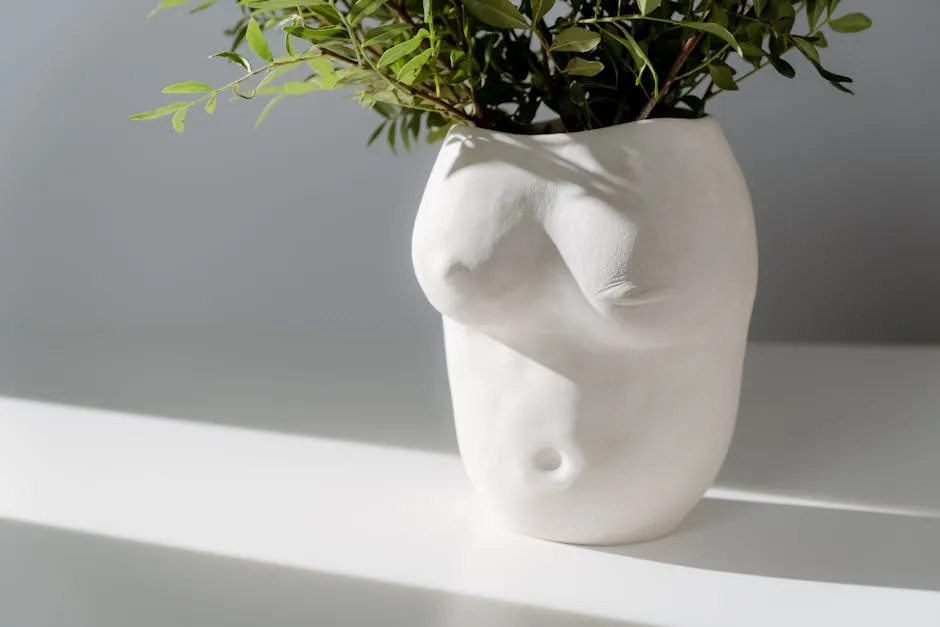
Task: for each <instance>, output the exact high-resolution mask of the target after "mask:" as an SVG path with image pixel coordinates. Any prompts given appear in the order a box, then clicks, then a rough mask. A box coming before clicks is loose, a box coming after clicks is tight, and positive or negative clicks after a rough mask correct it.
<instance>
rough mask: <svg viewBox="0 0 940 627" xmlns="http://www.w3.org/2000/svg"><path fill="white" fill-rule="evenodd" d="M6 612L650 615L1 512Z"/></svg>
mask: <svg viewBox="0 0 940 627" xmlns="http://www.w3.org/2000/svg"><path fill="white" fill-rule="evenodd" d="M0 555H3V556H4V560H3V566H2V567H0V607H3V617H4V619H5V620H4V624H10V625H43V626H44V627H127V626H128V625H134V627H167V626H168V625H199V626H200V627H258V625H278V627H294V626H296V627H311V626H317V625H322V626H324V627H376V626H377V625H382V626H384V627H425V626H427V627H481V626H486V627H523V626H528V625H531V626H533V627H651V626H643V625H639V624H636V623H626V622H621V621H614V620H608V619H601V618H596V617H591V616H585V615H579V614H571V613H566V612H558V611H554V610H550V609H545V608H540V607H531V606H525V605H519V604H515V603H508V602H504V601H496V600H490V599H483V598H477V597H470V596H464V595H456V594H449V593H446V592H439V591H435V590H427V589H421V588H415V587H409V586H402V585H397V584H392V583H383V582H378V581H370V580H365V579H357V578H352V577H346V576H341V575H334V574H328V573H322V572H310V571H304V570H299V569H292V568H285V567H279V566H272V565H268V564H261V563H257V562H251V561H247V560H239V559H234V558H229V557H219V556H212V555H204V554H199V553H193V552H189V551H184V550H180V549H171V548H164V547H158V546H153V545H147V544H142V543H136V542H130V541H125V540H116V539H113V538H105V537H101V536H94V535H87V534H83V533H76V532H71V531H62V530H58V529H50V528H47V527H40V526H33V525H28V524H23V523H18V522H10V521H6V520H0Z"/></svg>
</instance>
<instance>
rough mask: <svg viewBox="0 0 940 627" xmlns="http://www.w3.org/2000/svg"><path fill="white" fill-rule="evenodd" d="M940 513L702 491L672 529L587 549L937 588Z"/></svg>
mask: <svg viewBox="0 0 940 627" xmlns="http://www.w3.org/2000/svg"><path fill="white" fill-rule="evenodd" d="M938 538H940V520H937V519H936V518H927V517H917V516H897V515H892V514H885V513H875V512H865V511H845V510H836V509H826V508H822V507H803V506H795V505H779V504H774V503H750V502H736V501H726V500H716V499H711V498H706V499H704V500H703V501H702V502H701V503H699V505H698V506H697V507H696V508H695V510H694V511H693V512H692V513H691V514H690V515H689V517H688V518H687V519H686V520H685V522H684V523H683V524H682V525H681V526H680V527H679V529H678V530H676V531H675V532H674V533H673V534H672V535H670V536H667V537H665V538H661V539H659V540H654V541H652V542H646V543H643V544H634V545H628V546H621V547H597V548H594V547H592V549H591V550H598V551H603V552H605V553H611V554H616V555H623V556H627V557H633V558H639V559H646V560H652V561H656V562H662V563H668V564H673V565H678V566H688V567H692V568H701V569H706V570H713V571H723V572H730V573H740V574H750V575H760V576H765V577H781V578H787V579H798V580H804V581H822V582H831V583H844V584H858V585H869V586H879V587H889V588H906V589H920V590H940V542H938V541H937V539H938Z"/></svg>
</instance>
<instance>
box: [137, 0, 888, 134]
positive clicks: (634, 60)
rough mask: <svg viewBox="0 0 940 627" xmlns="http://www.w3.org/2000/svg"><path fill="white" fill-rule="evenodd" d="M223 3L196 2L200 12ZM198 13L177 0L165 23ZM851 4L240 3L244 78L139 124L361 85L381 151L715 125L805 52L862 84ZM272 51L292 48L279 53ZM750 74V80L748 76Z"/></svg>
mask: <svg viewBox="0 0 940 627" xmlns="http://www.w3.org/2000/svg"><path fill="white" fill-rule="evenodd" d="M215 3H216V0H207V1H204V2H201V3H199V4H195V3H193V4H194V6H193V7H192V8H191V12H196V11H201V10H204V9H207V8H209V7H211V6H212V5H213V4H215ZM186 4H189V0H162V2H160V4H159V5H158V6H157V7H156V8H155V9H154V10H153V11H152V12H151V14H153V13H156V12H159V11H160V10H162V9H164V8H169V7H172V6H179V5H186ZM839 4H840V0H566V1H565V2H564V3H559V4H556V2H555V0H521V1H520V0H316V1H314V2H310V1H309V0H308V1H302V0H238V8H239V10H240V18H239V19H238V21H237V22H236V23H235V24H234V25H233V26H232V27H231V28H230V29H228V30H227V31H225V32H226V35H228V36H230V37H231V40H232V42H231V47H230V49H229V50H225V51H222V52H218V53H216V54H214V55H212V58H219V59H223V60H225V61H228V62H231V63H233V64H234V65H236V66H238V67H239V68H241V70H242V73H241V74H240V75H239V76H238V77H237V78H235V79H234V80H233V81H231V82H229V83H228V84H225V85H222V86H220V87H213V86H210V85H207V84H205V83H201V82H194V81H188V82H184V83H177V84H175V85H170V86H168V87H166V88H164V90H163V91H164V93H168V94H190V95H195V96H196V97H195V98H194V99H192V100H182V101H178V102H173V103H171V104H168V105H164V106H162V107H159V108H157V109H154V110H152V111H147V112H144V113H138V114H135V115H133V116H131V117H132V118H134V119H153V118H157V117H163V116H172V123H173V128H174V129H176V130H177V132H182V131H183V126H184V123H185V118H186V114H187V112H188V111H190V110H191V109H192V108H193V107H196V106H202V107H203V108H204V109H205V111H206V112H207V113H210V114H211V113H212V112H213V111H214V110H215V105H216V100H217V98H218V96H219V95H221V94H223V93H226V92H231V94H232V95H233V97H236V98H245V99H251V98H255V97H267V98H269V101H268V103H267V105H266V106H265V107H264V110H263V111H262V113H261V116H260V117H259V118H258V124H260V123H261V122H262V121H263V120H264V118H265V117H267V115H268V114H269V113H270V111H271V109H272V107H273V106H274V105H275V104H276V103H277V102H279V101H280V100H281V99H283V98H286V97H290V96H295V95H300V94H306V93H309V92H313V91H323V90H332V89H339V88H344V87H348V88H351V89H352V90H353V92H354V93H355V97H356V98H357V99H358V101H359V102H360V103H361V104H362V105H363V106H365V107H369V108H371V109H374V110H375V111H376V112H378V113H379V114H380V115H381V116H382V118H383V120H382V121H381V123H380V124H379V126H378V127H377V128H376V129H375V131H374V132H373V133H372V135H371V137H370V139H369V142H370V143H371V142H373V141H375V140H376V139H378V138H379V137H382V136H383V135H384V137H385V138H386V140H387V141H388V143H389V144H390V145H391V146H392V148H393V149H395V146H396V144H399V143H400V144H401V145H404V146H405V147H406V148H407V147H409V146H410V145H411V143H412V142H413V141H414V140H417V139H418V138H419V137H420V136H424V137H425V138H426V139H427V140H429V141H435V140H437V139H440V138H441V137H443V136H444V135H445V134H446V132H447V130H448V129H449V128H450V127H451V126H453V125H455V124H469V125H476V126H480V127H484V128H490V129H495V130H501V131H508V132H515V133H531V132H538V129H541V130H542V131H544V130H547V129H549V128H553V126H552V125H546V126H538V125H535V124H534V122H535V121H536V116H537V115H541V114H543V113H544V112H545V111H546V110H548V111H550V112H552V113H553V114H554V117H555V118H556V119H557V121H558V122H557V125H555V127H560V128H561V129H563V130H565V131H580V130H587V129H593V128H600V127H605V126H611V125H614V124H620V123H624V122H630V121H634V120H642V119H645V118H649V117H701V116H703V115H705V108H706V105H707V104H708V102H709V101H710V100H711V99H712V98H714V97H715V96H716V95H718V94H720V93H722V92H724V91H735V90H737V89H738V85H739V84H740V83H741V82H742V81H743V80H745V79H747V78H748V77H749V76H751V75H753V74H754V73H755V72H757V71H759V70H761V69H763V68H765V67H768V66H769V67H771V68H773V69H774V70H776V72H778V73H779V74H781V75H783V76H785V77H787V78H793V76H794V75H795V74H796V70H795V69H794V67H793V65H791V63H790V62H789V61H787V60H786V59H785V56H786V55H787V53H788V52H790V51H791V50H795V51H796V52H798V53H799V54H800V55H802V56H803V57H804V58H805V59H806V60H807V61H808V62H809V65H810V66H811V67H813V68H815V70H816V72H817V73H818V74H819V75H820V76H821V77H822V78H823V79H825V80H826V81H828V82H829V83H831V84H832V85H833V86H834V87H835V88H837V89H839V90H841V91H845V92H849V93H851V92H850V89H849V87H848V84H850V83H851V82H852V79H850V78H848V77H846V76H842V75H840V74H836V73H834V72H831V71H829V70H827V69H826V68H825V67H824V66H823V64H822V60H821V54H820V49H822V48H825V47H826V46H827V40H826V34H825V33H826V32H827V29H828V31H831V32H835V33H855V32H859V31H863V30H865V29H867V28H869V27H870V26H871V20H870V19H868V18H867V17H866V16H865V15H863V14H861V13H837V7H838V5H839ZM272 45H274V46H275V47H277V48H278V49H280V48H283V50H284V54H283V55H281V54H277V55H276V54H275V53H274V52H273V51H272ZM740 68H744V69H743V70H742V69H740Z"/></svg>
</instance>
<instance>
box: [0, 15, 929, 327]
mask: <svg viewBox="0 0 940 627" xmlns="http://www.w3.org/2000/svg"><path fill="white" fill-rule="evenodd" d="M53 4H56V5H57V6H55V7H51V6H50V4H49V3H46V4H44V5H43V7H42V8H39V7H35V6H30V5H29V3H19V4H14V5H13V6H11V7H7V8H6V11H5V21H6V29H5V30H6V34H5V35H4V40H3V44H2V47H3V52H4V54H2V55H0V75H2V76H3V81H2V83H0V85H2V86H0V90H2V92H0V93H2V97H0V333H2V332H6V333H11V332H12V333H20V332H26V331H28V330H30V329H32V330H36V329H40V330H41V329H75V330H86V329H88V330H92V329H98V330H101V329H121V330H130V331H134V330H137V329H141V330H152V329H158V328H163V329H175V328H181V329H182V328H185V329H189V330H193V329H201V328H213V329H217V330H218V329H221V330H231V331H235V332H238V331H254V330H257V331H264V330H270V329H275V330H290V329H301V330H302V329H325V330H326V331H327V332H329V333H341V332H345V331H349V332H358V331H362V330H365V329H370V330H378V331H380V332H396V333H401V332H410V331H417V332H421V333H426V332H428V331H427V330H428V329H432V328H435V327H436V321H435V318H434V316H433V312H431V310H430V309H429V307H428V306H427V305H426V304H425V303H424V302H423V300H422V298H421V296H420V293H419V291H418V289H417V286H416V284H415V282H414V280H413V278H412V275H411V270H410V262H409V232H410V223H411V218H412V215H413V212H414V210H415V208H416V205H417V203H418V200H419V198H420V194H421V190H422V184H423V180H424V178H425V176H426V174H427V171H428V169H429V167H430V164H431V162H432V160H433V157H434V154H433V149H430V148H422V149H420V150H418V151H417V152H415V153H413V154H411V155H410V156H405V157H399V158H394V157H392V156H391V155H389V154H388V153H387V152H386V151H385V150H384V149H382V148H374V149H367V148H366V147H365V146H364V143H365V142H364V140H365V138H366V136H367V135H368V133H369V131H370V130H371V128H372V124H373V123H374V121H375V118H374V116H373V114H371V113H369V112H366V111H361V110H359V108H358V107H357V106H356V105H355V103H351V102H346V101H344V98H343V97H342V96H341V95H338V94H324V95H312V96H307V97H304V98H298V99H295V100H293V101H288V102H285V103H283V104H282V105H281V106H280V107H279V108H278V109H276V110H275V111H274V113H273V114H272V115H271V117H270V118H269V120H268V122H267V123H266V125H265V127H263V129H262V130H261V131H254V130H253V128H252V123H253V120H254V117H255V115H256V114H257V112H258V110H259V108H260V105H261V103H260V102H252V103H242V102H238V103H228V102H225V101H223V102H220V103H219V107H218V111H217V113H216V116H215V117H214V118H213V119H206V118H205V117H204V116H203V115H202V114H201V113H200V114H195V115H192V116H191V119H190V120H189V124H188V129H187V132H186V134H184V135H183V136H176V135H174V134H173V133H172V132H171V131H170V130H169V125H168V124H167V123H165V122H162V121H161V122H152V123H132V122H129V121H128V120H127V119H126V116H127V114H128V113H129V112H133V111H138V110H142V109H147V108H151V107H152V106H155V105H157V104H159V103H161V102H162V101H163V100H162V98H163V97H162V96H161V95H160V93H159V88H160V87H161V86H162V85H165V84H168V83H171V82H176V81H179V80H205V81H208V82H218V81H222V80H224V79H225V78H226V77H228V76H231V75H232V73H233V72H234V70H233V69H232V68H231V67H227V66H226V64H224V63H222V62H218V61H208V60H206V56H207V54H208V53H210V52H213V51H215V50H219V49H222V47H223V46H224V43H225V42H224V39H223V37H222V36H221V35H220V34H218V32H219V30H220V27H221V26H222V24H223V23H224V22H226V19H224V18H223V15H231V14H232V12H231V7H225V8H217V9H213V10H211V11H207V12H205V13H203V14H200V15H198V16H193V17H190V16H187V15H186V14H185V12H182V11H173V12H168V13H167V14H164V15H161V16H160V17H159V18H157V19H154V20H151V21H146V20H144V19H143V15H144V14H145V13H146V12H147V10H148V9H149V8H150V6H151V3H150V2H149V1H139V2H117V1H112V2H102V1H100V0H99V1H97V2H94V1H91V0H68V1H66V0H61V1H60V2H58V3H53ZM842 6H843V10H846V11H847V10H852V9H855V8H858V9H860V10H864V11H866V12H868V13H869V15H871V16H872V17H873V18H874V20H875V22H876V29H875V30H874V31H871V32H870V33H867V34H863V35H859V36H854V37H846V36H833V37H832V38H831V39H832V48H831V49H830V51H829V52H828V53H827V55H826V56H827V59H828V64H829V65H830V66H831V67H832V68H833V69H835V70H837V71H841V72H844V73H847V74H849V75H852V76H855V77H856V78H857V89H858V92H859V95H858V96H857V97H855V98H851V97H848V96H843V95H841V94H839V93H837V92H835V91H834V90H832V89H831V88H830V87H829V86H828V85H826V84H825V83H824V82H822V81H821V80H819V79H818V78H817V77H815V75H811V71H810V70H808V69H807V68H805V67H804V66H802V65H801V66H800V69H801V70H803V74H804V75H803V76H800V77H798V78H797V79H796V80H795V81H792V82H791V81H787V80H786V79H784V78H780V77H777V76H774V75H771V74H769V73H768V74H766V75H763V76H758V77H756V78H755V79H753V80H752V81H750V82H748V83H745V85H744V88H743V90H742V92H741V93H739V94H735V95H732V96H725V97H724V99H723V100H721V102H720V103H719V105H718V106H717V107H716V108H715V111H714V113H715V114H716V115H717V117H718V118H719V119H720V120H721V121H722V122H723V124H724V126H725V128H726V131H727V133H728V135H729V138H730V141H731V143H732V145H733V147H734V149H735V151H736V152H737V154H738V156H739V158H740V161H741V162H742V165H743V167H744V169H745V171H746V175H747V177H748V180H749V181H750V184H751V186H752V190H753V194H754V198H755V204H756V206H757V211H758V228H759V232H760V240H761V241H760V243H761V253H762V258H761V259H762V267H761V288H760V294H759V298H758V305H757V312H756V318H755V323H754V327H753V335H754V336H755V337H757V338H761V339H785V340H796V339H799V340H839V341H937V340H940V245H938V244H940V209H938V207H937V205H938V203H940V190H938V186H937V185H936V176H937V173H938V172H940V153H938V151H937V150H936V149H935V147H936V146H937V145H940V123H938V122H937V119H936V116H935V112H936V110H937V102H940V81H937V80H936V78H935V76H936V67H937V63H938V62H940V39H938V38H937V37H935V34H934V30H935V27H936V24H938V23H940V3H937V2H936V0H906V1H905V2H903V3H886V2H879V1H877V0H854V1H853V0H846V1H845V2H843V3H842ZM932 114H933V115H932ZM434 332H436V329H435V331H434Z"/></svg>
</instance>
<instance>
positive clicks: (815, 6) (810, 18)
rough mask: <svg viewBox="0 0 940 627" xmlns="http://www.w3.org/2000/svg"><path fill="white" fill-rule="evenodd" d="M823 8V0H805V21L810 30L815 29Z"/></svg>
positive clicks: (824, 4)
mask: <svg viewBox="0 0 940 627" xmlns="http://www.w3.org/2000/svg"><path fill="white" fill-rule="evenodd" d="M825 8H826V1H825V0H806V22H807V23H808V24H809V29H810V30H816V25H817V24H819V20H820V19H821V18H822V14H823V10H824V9H825Z"/></svg>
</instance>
